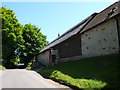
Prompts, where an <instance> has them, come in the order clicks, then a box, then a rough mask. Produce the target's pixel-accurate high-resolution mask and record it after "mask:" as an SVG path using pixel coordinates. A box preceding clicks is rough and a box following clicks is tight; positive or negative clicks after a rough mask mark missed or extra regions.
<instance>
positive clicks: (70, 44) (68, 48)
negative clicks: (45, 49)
mask: <svg viewBox="0 0 120 90" xmlns="http://www.w3.org/2000/svg"><path fill="white" fill-rule="evenodd" d="M80 40H81V39H80V35H78V34H77V35H75V36H72V37H71V38H69V39H68V40H65V41H64V42H62V43H60V44H58V45H56V46H54V47H53V48H54V49H55V50H58V54H59V59H62V58H69V57H74V56H79V55H81V41H80Z"/></svg>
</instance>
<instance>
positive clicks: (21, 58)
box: [0, 7, 48, 68]
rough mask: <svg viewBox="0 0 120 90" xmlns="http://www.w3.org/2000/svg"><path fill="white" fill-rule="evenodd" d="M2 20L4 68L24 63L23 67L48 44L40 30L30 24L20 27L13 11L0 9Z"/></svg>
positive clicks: (4, 8)
mask: <svg viewBox="0 0 120 90" xmlns="http://www.w3.org/2000/svg"><path fill="white" fill-rule="evenodd" d="M0 11H1V13H0V16H1V18H2V64H3V65H4V66H5V67H6V68H12V67H14V66H17V65H18V63H24V64H25V66H27V64H28V63H29V62H32V60H33V59H34V58H35V56H36V55H37V54H38V53H39V51H40V50H41V49H43V48H44V47H45V46H46V45H47V44H48V42H47V41H46V36H45V35H43V34H42V33H41V31H40V30H41V29H40V28H38V27H37V26H35V25H32V24H25V25H21V24H20V23H19V22H18V19H17V18H16V16H15V13H14V12H13V10H10V9H7V8H6V7H1V8H0Z"/></svg>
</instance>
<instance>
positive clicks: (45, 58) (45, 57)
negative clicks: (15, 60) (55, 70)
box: [37, 50, 50, 65]
mask: <svg viewBox="0 0 120 90" xmlns="http://www.w3.org/2000/svg"><path fill="white" fill-rule="evenodd" d="M37 60H38V62H40V63H42V64H43V65H49V64H50V51H49V50H48V51H45V52H42V53H40V54H39V55H38V56H37Z"/></svg>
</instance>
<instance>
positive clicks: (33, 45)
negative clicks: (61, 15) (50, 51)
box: [21, 24, 48, 64]
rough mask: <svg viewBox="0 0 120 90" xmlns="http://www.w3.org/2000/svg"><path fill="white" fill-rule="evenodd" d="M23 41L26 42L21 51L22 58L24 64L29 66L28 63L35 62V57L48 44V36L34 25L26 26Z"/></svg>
mask: <svg viewBox="0 0 120 90" xmlns="http://www.w3.org/2000/svg"><path fill="white" fill-rule="evenodd" d="M23 39H24V40H25V42H24V47H23V48H22V51H21V52H22V53H21V57H22V58H23V62H24V63H25V64H28V62H29V61H31V60H33V59H34V57H35V55H37V54H38V52H39V51H40V50H41V49H42V48H43V47H45V46H46V45H47V44H48V43H47V42H46V36H45V35H43V34H42V33H41V32H40V29H39V28H38V27H36V26H35V25H32V24H25V25H24V27H23ZM26 59H28V60H26Z"/></svg>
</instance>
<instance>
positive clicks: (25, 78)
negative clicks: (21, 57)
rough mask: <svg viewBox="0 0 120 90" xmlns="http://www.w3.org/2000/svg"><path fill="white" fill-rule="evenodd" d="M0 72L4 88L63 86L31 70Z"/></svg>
mask: <svg viewBox="0 0 120 90" xmlns="http://www.w3.org/2000/svg"><path fill="white" fill-rule="evenodd" d="M0 74H2V77H0V80H1V78H2V82H0V86H2V88H61V87H59V86H58V85H55V84H53V83H50V82H48V81H46V80H45V79H44V78H43V77H42V76H41V75H39V74H38V73H36V72H35V71H31V70H24V69H21V70H20V69H9V70H3V71H0Z"/></svg>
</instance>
